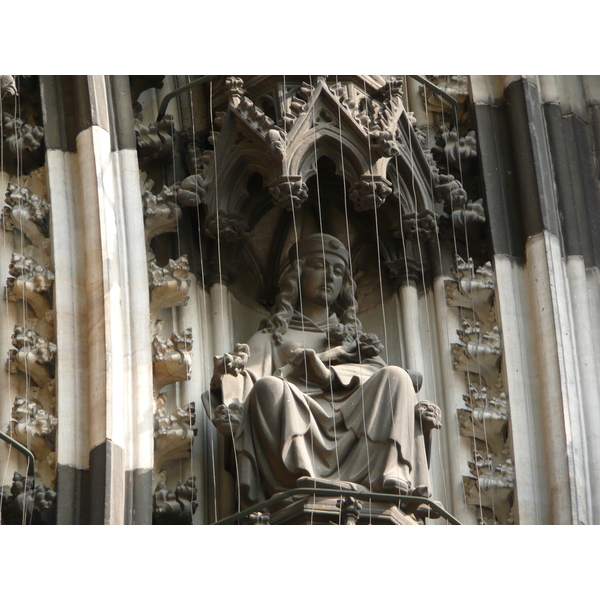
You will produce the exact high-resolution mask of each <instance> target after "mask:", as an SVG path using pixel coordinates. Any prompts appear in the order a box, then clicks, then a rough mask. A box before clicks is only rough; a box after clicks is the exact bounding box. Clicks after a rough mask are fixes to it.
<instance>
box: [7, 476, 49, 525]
mask: <svg viewBox="0 0 600 600" xmlns="http://www.w3.org/2000/svg"><path fill="white" fill-rule="evenodd" d="M0 493H1V494H2V496H3V497H2V503H1V504H2V523H3V524H6V525H21V524H27V525H30V524H31V525H53V524H55V523H56V492H54V491H53V490H51V489H50V488H49V487H48V486H47V485H44V484H43V483H41V484H38V485H36V483H35V480H34V479H33V478H32V477H26V476H25V475H21V474H20V473H17V472H16V471H15V473H14V476H13V484H12V486H11V488H10V494H6V493H5V492H4V491H2V492H0Z"/></svg>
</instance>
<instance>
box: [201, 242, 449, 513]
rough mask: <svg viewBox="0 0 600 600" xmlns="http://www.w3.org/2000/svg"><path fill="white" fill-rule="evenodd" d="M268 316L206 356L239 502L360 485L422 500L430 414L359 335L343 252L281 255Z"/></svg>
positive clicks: (304, 247)
mask: <svg viewBox="0 0 600 600" xmlns="http://www.w3.org/2000/svg"><path fill="white" fill-rule="evenodd" d="M289 257H290V267H289V270H288V271H287V272H286V273H285V274H284V276H283V278H282V282H281V287H280V292H279V294H278V296H277V298H276V301H275V305H274V307H273V310H272V314H271V316H270V317H269V318H268V319H265V320H264V321H263V323H261V327H262V329H261V330H260V331H258V332H257V333H256V334H254V335H253V336H252V338H251V339H250V341H249V342H248V344H237V345H236V347H235V349H234V352H232V353H231V354H225V355H224V356H219V357H215V371H214V375H213V379H212V381H211V392H210V394H205V396H204V400H205V407H206V409H207V411H208V413H209V415H210V416H211V418H212V420H213V422H214V424H215V425H216V426H217V428H218V429H219V431H220V432H221V433H223V434H224V435H226V436H230V437H231V438H232V440H233V445H234V448H235V452H236V462H237V469H238V478H239V485H240V493H241V496H242V498H241V499H242V503H243V504H244V505H246V506H248V505H251V504H254V503H256V502H259V501H261V500H264V499H265V498H269V497H270V496H272V495H273V494H275V493H276V492H279V491H282V490H287V489H293V488H296V487H313V486H318V487H336V486H339V485H342V486H345V487H346V488H347V487H348V484H353V485H351V487H350V489H360V487H359V486H364V488H367V489H368V490H370V491H373V492H383V493H393V494H405V495H413V496H418V497H426V498H427V497H430V496H431V491H430V485H429V474H428V464H427V463H428V461H427V455H426V438H427V437H428V436H429V435H430V433H431V430H432V428H438V427H440V412H439V408H438V407H437V406H436V405H435V404H432V403H430V402H418V401H417V398H416V393H415V389H414V387H413V382H412V380H411V377H410V376H409V375H408V373H407V372H406V371H405V370H404V369H401V368H399V367H396V366H387V365H386V364H385V362H384V361H383V360H382V358H381V356H380V355H381V351H382V350H383V345H382V344H381V342H380V341H379V339H378V338H377V336H375V335H372V334H366V333H363V332H362V330H361V323H360V321H359V320H358V318H357V316H356V311H357V303H356V299H355V290H356V283H355V282H354V281H353V279H352V276H351V272H350V269H349V254H348V251H347V250H346V248H345V247H344V245H343V244H342V243H341V242H340V241H339V240H338V239H336V238H334V237H332V236H330V235H321V234H316V235H312V236H310V237H308V238H305V239H303V240H300V241H299V242H298V244H294V245H293V246H292V247H291V249H290V255H289Z"/></svg>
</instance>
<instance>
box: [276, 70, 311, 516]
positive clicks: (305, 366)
mask: <svg viewBox="0 0 600 600" xmlns="http://www.w3.org/2000/svg"><path fill="white" fill-rule="evenodd" d="M309 77H310V76H309ZM311 85H312V82H311ZM309 101H310V100H309ZM286 105H287V86H286V83H285V75H283V97H282V121H283V131H284V133H285V136H286V140H287V126H286V121H285V114H286V111H287V107H286ZM285 152H287V146H285V147H284V156H283V164H284V175H285V176H286V180H287V183H288V188H289V194H290V208H291V211H292V223H293V228H294V240H295V241H294V243H295V245H296V249H298V224H297V221H296V210H295V208H294V202H293V199H292V182H291V181H290V178H289V170H288V169H289V164H288V163H287V160H286V156H285ZM296 256H297V260H296V269H297V275H298V303H299V309H300V310H299V312H300V315H301V319H300V323H301V331H302V347H303V348H306V329H305V324H304V309H303V303H302V272H301V269H300V255H299V252H296ZM304 381H305V387H304V393H308V364H307V362H306V357H305V360H304ZM310 444H311V458H312V462H313V465H314V462H315V453H314V439H313V434H312V432H311V434H310ZM316 485H317V484H316V482H314V487H316ZM313 501H316V497H315V496H314V495H313ZM313 517H314V511H313V510H311V513H310V524H311V525H312V524H313Z"/></svg>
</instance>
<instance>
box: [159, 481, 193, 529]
mask: <svg viewBox="0 0 600 600" xmlns="http://www.w3.org/2000/svg"><path fill="white" fill-rule="evenodd" d="M197 496H198V488H197V487H196V477H190V478H189V479H188V480H187V481H186V482H185V484H182V483H181V481H178V482H177V487H176V488H175V491H172V490H168V489H167V488H166V486H165V484H164V483H162V482H161V483H159V484H158V485H157V486H156V490H155V491H154V496H153V498H152V509H153V510H152V522H153V523H154V524H156V525H191V524H192V516H193V515H194V513H195V512H196V508H198V503H197V502H196V498H197Z"/></svg>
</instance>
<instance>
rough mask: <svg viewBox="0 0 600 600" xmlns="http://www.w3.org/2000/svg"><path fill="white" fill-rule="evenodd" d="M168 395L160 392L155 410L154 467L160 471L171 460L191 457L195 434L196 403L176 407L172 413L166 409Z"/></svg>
mask: <svg viewBox="0 0 600 600" xmlns="http://www.w3.org/2000/svg"><path fill="white" fill-rule="evenodd" d="M165 401H166V396H165V395H164V394H159V396H158V398H157V399H156V402H155V411H154V469H155V470H156V471H160V470H162V468H163V465H164V464H165V463H166V462H167V461H169V460H175V459H179V458H189V456H190V449H191V444H192V441H193V440H194V436H195V435H196V434H197V432H198V430H197V429H194V424H195V422H196V411H195V407H194V403H193V402H192V403H191V404H187V405H186V406H183V407H182V408H176V409H175V411H174V412H173V413H172V414H170V415H169V414H167V411H166V409H165Z"/></svg>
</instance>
